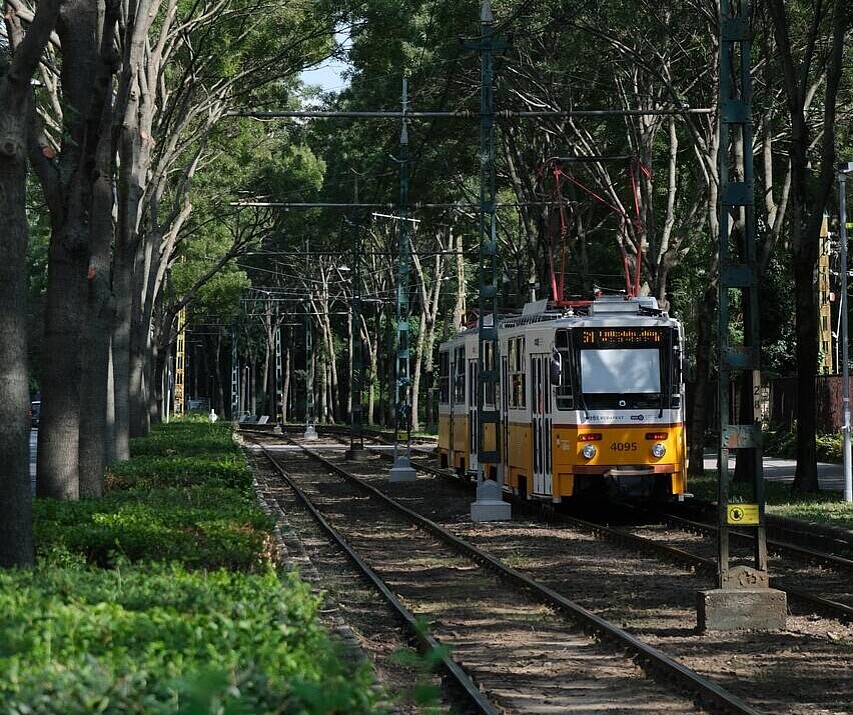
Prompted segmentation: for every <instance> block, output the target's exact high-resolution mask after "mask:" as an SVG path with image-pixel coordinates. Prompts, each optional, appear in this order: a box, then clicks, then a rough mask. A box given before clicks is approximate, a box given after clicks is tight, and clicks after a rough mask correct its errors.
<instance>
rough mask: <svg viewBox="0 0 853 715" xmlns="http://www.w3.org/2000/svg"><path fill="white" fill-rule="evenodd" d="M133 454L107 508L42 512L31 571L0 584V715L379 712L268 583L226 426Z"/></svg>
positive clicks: (146, 445) (287, 580)
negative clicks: (35, 563)
mask: <svg viewBox="0 0 853 715" xmlns="http://www.w3.org/2000/svg"><path fill="white" fill-rule="evenodd" d="M133 450H134V454H135V456H134V458H133V459H132V460H131V461H130V462H128V463H125V464H122V465H115V466H114V467H112V468H111V470H110V477H109V486H110V489H109V491H108V493H107V495H106V496H105V497H104V498H103V499H100V500H84V501H80V502H77V503H71V502H55V501H48V500H36V503H35V509H34V513H35V524H36V526H35V529H36V538H37V542H38V550H39V564H38V566H37V568H35V569H34V570H31V571H7V572H0V712H2V713H4V714H5V713H9V714H10V715H25V714H27V715H48V714H49V713H50V714H54V713H63V714H68V715H78V714H79V715H83V714H84V713H85V714H86V715H89V714H90V713H109V714H119V713H122V714H123V713H145V714H146V715H149V714H150V715H161V714H162V715H165V714H166V713H169V714H172V713H182V714H186V715H190V714H193V715H201V714H203V713H204V714H211V713H218V714H222V715H237V714H238V713H240V714H246V715H248V714H252V715H254V714H261V713H270V714H272V713H336V712H337V713H344V712H346V713H368V712H377V711H378V710H379V709H380V707H379V705H378V704H377V700H378V696H377V694H376V692H375V690H374V689H373V688H372V686H371V675H370V673H369V670H368V668H367V666H360V667H357V668H356V667H353V666H352V665H350V664H347V662H346V660H345V659H344V658H343V657H342V656H341V653H339V652H338V649H337V646H336V645H335V644H334V642H333V641H332V639H331V638H330V637H329V635H328V634H327V633H326V632H325V631H324V630H322V629H321V628H320V627H319V626H318V621H317V610H318V606H319V603H318V599H317V598H316V597H315V596H313V595H312V594H311V593H310V592H309V590H308V587H307V586H306V585H305V584H304V583H302V582H301V581H299V580H298V579H297V578H296V577H295V576H294V575H293V574H286V575H285V574H279V573H277V572H276V571H275V569H274V565H273V563H274V562H273V559H272V558H271V557H272V550H271V548H270V544H271V543H272V539H271V531H272V526H273V525H272V523H271V521H270V519H269V518H268V517H267V516H265V515H264V514H263V513H262V512H261V511H260V510H259V509H258V507H257V506H256V505H255V504H254V500H253V496H252V490H251V474H250V472H249V471H248V469H247V467H246V465H245V463H244V461H243V459H242V458H241V456H240V453H239V450H238V448H237V447H236V445H234V443H233V441H232V439H231V434H230V429H229V428H228V426H227V425H226V426H223V425H210V424H204V423H198V422H196V423H176V424H175V423H173V424H172V425H168V426H160V427H158V428H157V429H155V430H154V431H153V432H152V435H151V437H150V438H149V439H147V440H141V441H135V442H134V444H133ZM136 455H140V456H136ZM190 455H192V458H189V456H190ZM105 566H106V567H108V568H104V567H105ZM221 567H225V568H221Z"/></svg>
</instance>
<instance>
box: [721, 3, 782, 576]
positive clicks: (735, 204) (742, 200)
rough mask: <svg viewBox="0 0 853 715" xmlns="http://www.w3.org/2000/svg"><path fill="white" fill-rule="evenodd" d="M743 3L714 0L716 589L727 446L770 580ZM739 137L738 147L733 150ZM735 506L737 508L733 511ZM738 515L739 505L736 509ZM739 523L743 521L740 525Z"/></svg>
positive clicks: (724, 559) (725, 548)
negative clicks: (741, 412) (745, 477)
mask: <svg viewBox="0 0 853 715" xmlns="http://www.w3.org/2000/svg"><path fill="white" fill-rule="evenodd" d="M751 44H752V34H751V30H750V7H749V4H748V3H747V2H738V1H737V0H735V1H734V2H732V1H731V0H721V2H720V148H719V174H720V198H719V218H720V245H719V266H720V282H719V303H720V305H719V313H718V326H717V330H718V339H719V345H720V360H719V387H718V390H719V392H718V398H719V410H720V414H719V427H720V443H719V452H718V464H719V482H718V504H719V506H718V509H719V518H718V521H719V531H718V534H719V537H718V550H719V564H718V581H719V584H718V585H719V586H720V588H725V587H727V586H730V585H731V583H730V581H731V579H730V560H729V531H730V530H731V529H732V528H733V525H732V523H730V521H731V519H730V517H732V515H730V514H729V501H730V495H729V478H730V477H729V455H730V453H731V452H732V451H734V450H739V451H740V452H741V458H746V459H747V465H748V467H749V470H748V471H749V472H750V476H751V481H752V500H753V502H754V503H755V505H756V506H757V512H758V518H757V523H756V524H752V525H751V526H752V527H753V528H755V530H756V539H755V542H754V552H753V567H754V570H755V574H756V578H757V580H758V583H759V584H760V585H763V586H766V585H767V584H768V583H769V578H768V574H767V542H766V533H765V517H764V473H763V455H762V448H761V442H762V441H761V424H760V420H759V415H758V414H757V412H758V409H759V407H760V405H759V403H758V402H757V400H758V396H759V394H760V389H761V373H760V366H761V355H760V330H759V311H758V264H757V260H756V248H755V234H756V226H755V203H754V202H755V197H754V193H755V191H754V178H753V163H752V161H753V160H752V151H751V147H752V76H751V68H750V49H751ZM736 143H740V144H741V146H742V147H743V150H742V151H735V150H734V145H735V144H736ZM738 292H739V294H740V296H741V305H742V313H743V341H742V343H740V344H736V345H733V344H732V342H731V335H732V331H731V330H730V323H731V309H730V308H731V303H732V299H733V296H735V295H737V293H738ZM738 373H739V374H740V375H741V380H742V381H745V382H746V383H747V386H748V387H749V388H750V390H749V393H750V394H751V395H753V396H754V397H753V399H754V400H756V402H754V404H753V411H752V412H751V413H750V419H749V420H748V421H746V422H744V423H743V424H737V422H738V419H737V418H736V419H735V422H736V423H735V424H732V423H731V415H730V409H731V402H730V392H729V391H730V389H731V383H732V377H733V375H735V374H738ZM736 511H738V510H736ZM739 513H742V510H739ZM745 525H746V524H744V526H745Z"/></svg>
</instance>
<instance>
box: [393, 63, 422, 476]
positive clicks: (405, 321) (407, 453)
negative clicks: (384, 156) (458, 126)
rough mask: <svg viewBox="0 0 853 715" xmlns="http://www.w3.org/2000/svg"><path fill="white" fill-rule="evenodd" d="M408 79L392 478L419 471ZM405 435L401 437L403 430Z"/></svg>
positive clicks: (402, 140)
mask: <svg viewBox="0 0 853 715" xmlns="http://www.w3.org/2000/svg"><path fill="white" fill-rule="evenodd" d="M408 103H409V97H408V82H407V80H406V78H405V77H403V126H402V128H401V129H400V158H399V159H398V161H399V163H400V233H399V234H398V257H397V371H396V375H395V380H394V384H395V390H396V393H395V394H396V401H395V406H394V466H393V467H391V471H390V472H389V473H388V480H389V481H391V482H413V481H415V480H416V479H417V474H416V473H415V470H414V468H413V467H412V462H411V440H412V415H411V410H412V401H411V394H410V391H411V384H412V381H411V377H410V375H409V287H410V286H409V262H410V260H411V256H410V255H409V253H410V251H411V248H410V246H409V221H408V211H409V127H408V121H409V120H408V118H407V117H406V111H407V110H408ZM402 432H405V437H404V438H403V439H402V441H401V433H402Z"/></svg>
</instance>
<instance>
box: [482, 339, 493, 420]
mask: <svg viewBox="0 0 853 715" xmlns="http://www.w3.org/2000/svg"><path fill="white" fill-rule="evenodd" d="M482 346H483V369H484V370H494V369H495V368H496V365H495V362H496V361H495V345H494V343H493V342H492V341H491V340H484V341H483V343H482ZM483 389H484V395H483V404H484V405H489V406H490V407H491V406H494V405H496V404H497V399H496V398H497V383H495V382H491V381H489V382H485V383H484V384H483Z"/></svg>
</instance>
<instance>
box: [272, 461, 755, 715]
mask: <svg viewBox="0 0 853 715" xmlns="http://www.w3.org/2000/svg"><path fill="white" fill-rule="evenodd" d="M267 454H268V457H269V458H270V459H271V460H272V461H276V460H275V457H274V456H273V455H272V454H270V453H269V452H267ZM312 458H314V459H321V460H323V464H324V467H323V468H322V470H317V468H316V466H314V467H313V468H309V467H308V465H307V464H306V460H307V457H303V458H297V457H296V454H294V453H293V452H289V453H288V457H287V464H288V470H287V471H288V472H289V473H290V474H291V477H292V478H293V479H294V481H297V478H296V477H295V476H293V475H294V473H295V472H297V471H298V472H300V474H311V475H312V476H311V477H310V479H309V478H306V477H300V478H299V479H298V481H300V482H303V479H305V480H307V481H308V482H310V483H301V484H300V487H301V488H303V489H304V490H305V491H306V492H307V493H308V494H309V496H312V495H313V496H312V498H316V499H317V500H318V509H319V510H320V511H321V512H322V513H324V514H325V516H326V518H327V519H328V521H329V522H330V523H331V524H332V525H333V526H335V527H336V528H340V529H341V531H342V532H343V533H344V536H345V539H346V541H347V543H349V544H350V546H352V547H353V548H354V549H356V550H358V551H359V552H360V553H362V555H363V558H364V560H365V561H367V562H369V563H371V564H372V566H373V568H374V569H375V570H376V572H377V573H379V574H380V575H382V576H383V578H385V579H386V580H388V582H389V590H390V591H392V592H396V593H398V594H400V596H401V598H402V600H403V601H406V602H408V603H410V604H412V608H413V610H415V611H417V610H421V611H422V613H423V615H425V616H427V617H429V618H430V619H432V620H434V621H436V625H435V627H434V630H435V632H436V634H437V635H438V636H439V638H440V639H441V641H442V642H443V643H445V644H446V645H450V646H451V647H453V648H454V653H455V654H457V655H458V656H459V657H461V658H462V659H463V660H464V662H465V663H466V664H468V665H470V667H471V669H472V673H473V675H474V676H475V677H476V680H477V682H478V683H479V684H480V686H481V687H482V688H483V689H484V690H485V691H487V692H489V693H492V694H496V695H497V696H496V697H495V698H494V700H495V702H496V703H498V706H499V711H501V712H525V711H529V710H527V708H529V707H530V703H531V701H530V700H529V698H530V697H534V698H535V697H541V698H543V701H542V702H543V703H544V702H548V703H549V706H552V707H553V706H554V704H555V702H557V703H558V702H560V701H559V698H565V699H567V700H566V702H567V709H568V707H569V706H570V705H571V703H572V702H574V703H575V705H577V703H578V702H580V703H586V704H587V706H588V705H589V703H590V702H591V701H590V699H589V698H590V695H601V694H600V693H595V692H587V691H584V692H579V690H578V689H579V688H581V689H582V688H583V686H581V685H579V681H578V677H579V675H578V673H576V672H575V673H574V674H573V675H572V677H570V678H568V679H564V678H560V677H559V676H558V675H556V674H555V677H554V678H549V679H547V680H548V683H547V687H545V686H542V685H535V683H538V682H539V680H540V678H537V677H533V676H532V675H531V676H530V677H527V678H526V679H525V678H521V679H519V675H518V674H517V673H515V674H514V673H511V672H507V670H506V669H507V668H509V666H510V663H509V660H511V658H510V656H509V653H508V651H507V650H506V648H507V645H508V644H509V643H510V642H515V643H516V645H519V646H521V649H520V652H516V653H515V656H516V657H521V653H524V652H528V653H530V654H531V656H532V654H533V653H534V652H535V651H537V649H542V648H545V649H546V650H547V649H548V647H549V646H548V645H547V644H548V643H555V642H556V643H560V644H561V645H560V648H559V649H558V650H557V651H553V652H552V651H548V652H547V655H546V656H545V660H546V661H547V662H548V665H549V667H550V668H551V669H554V670H556V671H559V670H560V669H561V668H565V667H568V666H567V664H569V665H570V666H571V667H572V668H574V669H575V670H577V669H578V668H581V669H583V668H584V667H587V668H592V669H593V670H592V671H591V672H593V673H595V672H596V670H595V668H598V671H597V672H598V674H599V675H598V676H595V675H593V679H592V681H589V682H588V683H587V684H588V685H589V686H590V687H593V684H594V685H595V687H596V688H597V687H600V686H601V683H600V682H597V678H598V677H600V676H601V673H603V672H605V671H606V670H608V669H610V671H611V676H610V678H609V680H611V681H612V682H610V684H609V685H608V689H607V698H608V703H610V700H611V699H612V698H615V699H616V703H617V706H618V703H619V701H620V699H624V700H625V707H624V708H622V709H620V708H619V707H616V709H614V710H612V712H626V713H627V712H644V711H647V712H683V711H685V709H687V708H689V705H688V706H686V705H685V703H684V701H683V700H682V699H680V697H676V698H675V700H673V697H675V696H672V695H662V694H661V692H660V686H658V685H652V684H651V683H650V682H649V681H648V680H647V679H645V678H643V677H641V676H640V675H639V674H638V673H636V672H634V673H633V674H631V673H632V671H636V669H635V667H634V665H633V663H632V659H635V660H636V661H637V662H639V663H640V664H641V665H643V667H644V668H645V669H647V670H650V671H653V672H654V673H656V675H657V677H658V678H660V677H663V678H664V679H666V680H667V681H668V682H670V685H669V686H668V688H670V689H671V688H672V681H675V682H676V683H677V684H678V687H679V689H682V690H685V691H686V692H689V693H690V694H691V697H693V698H695V699H697V700H699V701H702V702H703V703H706V704H708V705H709V706H711V707H712V709H713V711H724V712H735V713H755V712H757V711H756V710H753V709H752V708H750V707H749V706H748V705H746V704H745V703H743V702H742V701H740V700H739V699H738V698H737V697H736V696H733V695H731V694H730V693H728V692H727V691H725V690H724V689H722V688H720V687H719V686H717V685H715V684H714V683H712V682H710V681H708V680H706V679H705V678H703V677H701V676H698V675H696V674H695V673H694V672H693V671H690V670H689V669H688V668H686V667H684V666H683V665H681V664H679V663H677V662H676V661H673V660H672V659H671V658H669V657H668V656H665V655H664V654H662V653H660V652H659V651H656V650H655V649H653V648H650V647H649V646H647V645H646V644H644V643H642V642H640V641H638V640H637V639H636V638H634V637H633V636H631V635H630V634H628V633H626V632H625V631H622V630H621V629H619V628H616V627H615V626H613V625H612V624H609V623H607V622H606V621H605V620H604V619H601V618H599V617H598V616H595V615H594V614H592V613H590V612H588V611H586V610H584V609H582V608H580V607H579V606H577V605H576V604H573V603H572V602H571V601H569V600H568V599H566V598H565V597H563V596H561V595H560V594H558V593H556V592H554V591H552V590H551V589H549V588H547V587H544V586H541V585H540V584H537V583H535V582H533V581H531V580H530V579H528V578H527V577H525V576H524V575H522V574H521V573H520V572H517V571H514V570H512V569H508V568H507V567H505V566H503V564H501V563H500V562H499V561H498V560H497V559H495V558H494V557H493V556H490V555H489V554H487V553H485V552H483V551H481V550H479V549H477V548H476V547H474V546H472V545H471V544H469V543H467V542H465V541H464V540H463V539H460V538H459V537H458V536H455V535H453V534H452V533H451V532H449V531H447V530H446V529H443V528H442V527H440V526H438V525H437V524H435V523H433V522H431V521H430V520H428V519H425V518H424V517H421V516H419V515H417V514H415V513H414V512H411V511H409V510H408V509H407V508H406V507H403V506H401V505H396V506H394V505H391V504H390V503H389V502H388V501H387V500H388V497H386V496H384V495H382V493H381V492H379V491H378V490H376V489H375V488H374V487H372V486H370V485H369V484H366V483H363V482H360V483H358V482H357V486H349V487H347V488H346V489H347V490H349V494H350V496H348V497H346V498H344V496H343V495H344V491H345V490H344V488H343V487H341V486H340V482H339V481H337V480H338V479H339V477H340V476H344V475H343V472H345V471H349V470H344V469H343V468H342V467H341V466H340V465H338V464H334V463H331V462H329V461H328V460H326V459H324V458H323V457H321V456H320V455H314V456H313V457H312ZM369 468H370V467H369V466H368V469H369ZM373 468H374V470H375V460H374V465H373ZM329 470H333V471H334V472H335V473H336V474H337V475H339V476H338V477H336V480H335V481H330V480H329V479H328V476H327V477H322V476H318V474H320V472H322V471H325V472H326V474H327V475H328V473H329ZM347 479H349V480H353V479H354V478H353V476H352V475H349V476H348V477H347ZM354 490H357V491H354ZM365 493H367V494H370V496H371V499H370V500H366V499H364V494H365ZM377 498H378V499H381V500H382V501H383V506H382V508H381V509H377V501H376V499H377ZM389 508H393V509H395V510H396V511H397V515H395V516H394V517H388V516H387V510H388V509H389ZM401 515H402V516H401ZM401 518H404V520H405V522H406V523H407V524H411V523H413V522H417V529H416V530H412V529H411V527H410V526H409V527H408V528H404V527H402V524H401V521H400V519H401ZM365 524H370V526H371V528H370V529H365V528H364V525H365ZM424 530H427V531H428V532H429V533H428V534H427V533H426V531H424ZM392 534H393V538H394V543H393V548H391V546H392V545H391V544H389V542H388V539H389V538H391V535H392ZM437 538H438V539H439V540H440V541H436V539H437ZM460 550H461V551H462V552H463V553H464V554H465V559H466V560H470V561H469V565H467V566H464V565H460V564H459V555H458V552H459V551H460ZM407 554H408V555H417V558H415V557H414V556H406V555H407ZM427 554H428V555H429V561H430V564H429V565H428V567H427V568H426V569H425V570H424V568H423V565H422V564H421V566H420V567H419V566H418V565H417V561H418V558H419V559H420V560H421V561H422V560H423V559H424V557H425V555H427ZM411 559H414V562H412V561H411ZM433 562H434V563H433ZM470 563H474V564H476V566H471V565H470ZM483 567H487V568H488V571H483ZM419 571H420V572H422V574H421V575H420V576H418V575H417V573H418V572H419ZM495 573H497V574H499V576H500V579H501V580H500V581H495V580H494V578H495V576H494V575H493V574H495ZM423 574H426V575H427V577H428V580H429V581H430V583H429V584H425V583H420V582H419V580H420V581H423V579H424V575H423ZM436 582H437V583H438V587H439V588H440V592H441V594H443V596H442V598H443V601H444V602H443V603H437V602H436V601H435V599H436V596H435V593H434V591H435V588H436ZM509 583H512V584H514V585H513V587H512V589H509V590H508V589H507V584H509ZM430 594H432V595H430ZM530 594H533V595H534V596H535V599H534V600H535V601H536V602H539V603H547V604H548V605H549V606H550V607H551V608H553V609H554V610H555V612H560V613H562V614H564V615H568V616H569V618H570V620H572V621H575V622H576V623H577V624H578V625H575V626H574V632H573V633H572V632H571V631H570V632H569V633H567V632H566V631H565V625H560V623H561V622H562V621H560V619H557V617H556V613H543V612H542V611H541V606H536V607H535V608H533V604H532V601H531V598H530ZM451 597H452V600H450V602H449V603H448V602H447V601H448V599H451ZM508 604H511V605H509V606H508ZM531 609H532V610H531ZM472 624H475V625H472ZM485 624H488V625H487V627H484V625H485ZM578 626H580V628H581V629H583V630H589V629H591V630H593V631H595V632H596V634H597V635H598V637H600V638H605V639H606V640H608V641H611V642H612V641H614V640H615V641H616V642H618V643H619V646H620V648H624V649H627V650H628V651H629V656H627V657H626V658H623V656H620V655H615V654H614V653H613V651H612V650H611V649H606V652H605V653H602V651H601V649H602V648H603V646H599V645H595V644H594V643H592V642H591V641H590V640H589V638H587V637H586V636H581V635H579V634H578ZM555 629H556V630H555ZM524 633H529V634H531V635H530V638H532V642H530V643H523V642H522V641H519V640H518V639H519V638H520V637H521V636H520V634H524ZM558 633H559V634H560V635H557V634H558ZM549 634H550V635H549ZM524 637H525V638H526V637H527V636H524ZM567 652H568V657H567V659H566V660H565V661H563V660H562V659H563V658H566V653H567ZM561 653H562V654H563V655H560V654H561ZM540 658H541V654H540ZM508 659H509V660H508ZM584 659H586V662H587V666H583V662H584ZM614 659H618V660H619V662H622V665H614V663H615V662H617V661H614ZM592 664H597V665H592ZM613 670H616V671H619V677H618V678H614V677H613V676H612V671H613ZM580 677H582V676H580ZM585 682H586V681H585ZM531 687H532V688H533V690H532V695H531V693H527V694H526V695H525V694H523V693H522V690H521V689H523V688H531ZM543 687H544V690H542V689H543ZM537 689H538V692H537ZM649 689H650V690H649ZM578 697H580V698H581V699H580V700H578ZM519 698H520V699H519ZM525 698H527V699H525ZM555 698H557V700H556V701H555ZM520 702H524V703H526V704H525V705H523V706H519V705H518V703H520ZM513 703H516V704H515V705H513ZM610 704H611V705H612V703H610ZM558 709H559V708H558ZM555 711H556V710H555ZM592 711H594V710H589V709H587V710H584V709H581V710H579V712H592ZM608 711H611V710H608ZM481 712H487V710H481Z"/></svg>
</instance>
